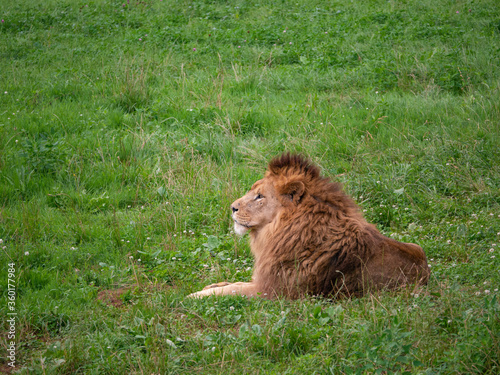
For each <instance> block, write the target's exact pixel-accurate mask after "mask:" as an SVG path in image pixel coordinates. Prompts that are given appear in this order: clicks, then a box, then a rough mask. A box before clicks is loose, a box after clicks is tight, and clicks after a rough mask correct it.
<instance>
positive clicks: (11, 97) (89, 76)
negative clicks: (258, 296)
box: [0, 0, 500, 374]
mask: <svg viewBox="0 0 500 375" xmlns="http://www.w3.org/2000/svg"><path fill="white" fill-rule="evenodd" d="M0 19H1V23H0V239H1V240H0V242H1V244H0V261H1V263H0V269H1V272H0V295H1V299H0V315H1V316H2V317H5V316H7V315H6V314H7V312H8V308H7V282H8V271H7V270H8V264H9V263H15V282H16V286H17V297H16V312H17V313H18V315H17V318H18V319H17V323H16V334H17V342H18V346H17V354H16V368H15V369H14V370H13V369H11V368H10V367H9V366H8V364H7V362H8V360H7V358H6V349H7V346H8V342H9V340H8V339H7V331H8V328H9V326H8V323H7V322H6V319H5V318H3V319H2V328H1V333H0V346H1V349H2V350H1V351H0V356H1V358H0V371H4V372H11V371H12V372H13V373H19V374H165V373H172V374H185V373H190V374H217V373H220V374H365V373H367V374H385V373H386V374H457V373H461V374H466V373H467V374H472V373H477V374H479V373H481V374H498V373H499V372H500V307H499V301H498V295H499V293H498V288H499V287H500V274H499V269H500V250H499V248H500V209H499V208H500V194H499V193H500V151H499V146H500V137H499V134H500V129H499V125H500V3H499V2H498V1H497V0H476V1H473V0H470V1H465V0H463V1H462V0H457V1H448V0H419V1H413V0H406V1H382V0H370V1H326V0H295V1H257V0H256V1H243V0H241V1H238V0H236V1H222V0H219V1H216V0H213V1H209V0H199V1H187V0H186V1H173V0H169V1H167V0H164V1H161V0H150V1H134V0H130V1H127V0H121V1H115V0H94V1H81V0H74V1H71V0H46V1H34V0H16V1H14V0H4V1H1V3H0ZM283 151H294V152H301V153H303V154H305V155H307V156H309V157H310V158H311V159H312V160H313V161H314V162H315V163H317V164H318V165H319V166H320V167H321V170H322V173H323V174H324V175H327V176H329V177H331V178H333V179H335V180H337V181H340V182H342V183H343V184H344V186H345V189H346V191H347V192H348V193H349V194H351V195H352V196H353V197H354V199H355V200H356V201H357V202H358V203H359V204H360V206H361V209H362V210H363V211H364V212H365V215H366V217H367V218H368V219H369V220H370V221H371V222H374V223H376V224H377V226H378V228H379V229H380V230H381V231H383V233H385V234H386V235H388V236H392V237H393V238H396V239H399V240H402V241H407V242H415V243H418V244H420V245H421V246H422V247H423V248H424V249H425V251H426V253H427V256H428V259H429V263H430V265H431V270H432V276H431V280H430V283H429V285H428V286H426V287H424V288H421V289H419V290H417V291H414V290H404V291H401V292H399V293H388V292H385V293H378V294H376V295H370V296H366V297H364V298H360V299H352V300H338V301H329V300H324V299H314V298H311V299H308V300H301V301H285V300H277V301H263V300H247V299H245V298H238V297H225V298H209V299H204V300H186V299H185V297H186V295H187V294H189V293H191V292H194V291H196V290H199V289H200V288H202V287H203V286H204V285H206V284H209V283H213V282H217V281H223V280H229V281H238V280H241V281H247V280H249V279H250V276H251V267H252V257H251V255H250V250H249V247H248V242H247V241H248V239H247V238H246V237H244V238H239V237H237V236H235V235H234V234H233V233H232V228H231V227H232V225H231V219H230V215H229V205H230V203H231V202H232V201H233V200H234V199H236V198H238V197H239V196H240V195H242V194H243V193H244V192H245V191H246V190H247V189H248V188H249V187H250V186H251V185H252V183H253V182H254V181H255V180H257V179H258V178H260V176H262V174H263V172H264V170H265V168H266V165H267V162H268V161H269V159H270V158H272V157H273V156H276V155H278V154H280V153H281V152H283Z"/></svg>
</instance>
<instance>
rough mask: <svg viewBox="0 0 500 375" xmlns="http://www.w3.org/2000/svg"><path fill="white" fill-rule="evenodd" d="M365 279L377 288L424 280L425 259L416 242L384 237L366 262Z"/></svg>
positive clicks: (390, 287) (425, 278)
mask: <svg viewBox="0 0 500 375" xmlns="http://www.w3.org/2000/svg"><path fill="white" fill-rule="evenodd" d="M365 269H366V272H365V274H364V277H365V281H367V282H368V284H370V285H371V286H374V287H377V288H388V289H393V288H397V287H400V286H403V285H408V284H426V283H427V280H428V279H429V274H430V272H429V268H428V265H427V259H426V256H425V253H424V251H423V250H422V248H421V247H420V246H418V245H416V244H412V243H403V242H398V241H395V240H393V239H390V238H384V239H383V240H382V241H381V242H380V243H379V246H377V248H376V251H374V253H373V255H372V257H371V258H370V259H369V260H368V261H367V263H366V267H365Z"/></svg>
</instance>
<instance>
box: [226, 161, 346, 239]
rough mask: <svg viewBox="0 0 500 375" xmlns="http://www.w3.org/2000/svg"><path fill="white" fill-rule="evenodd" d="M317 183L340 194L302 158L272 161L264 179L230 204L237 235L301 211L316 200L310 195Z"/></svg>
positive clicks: (335, 187)
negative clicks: (284, 214) (303, 205)
mask: <svg viewBox="0 0 500 375" xmlns="http://www.w3.org/2000/svg"><path fill="white" fill-rule="evenodd" d="M318 183H320V184H325V183H328V184H329V185H331V186H330V191H332V192H336V193H337V192H339V191H340V188H339V186H338V185H337V184H331V183H329V182H328V181H327V180H326V179H324V178H321V177H320V174H319V169H318V168H317V167H316V166H314V165H312V164H311V163H310V162H309V160H307V159H305V158H303V157H301V156H300V155H290V154H284V155H282V156H281V157H278V158H275V159H273V160H272V161H271V162H270V163H269V167H268V170H267V172H266V174H265V176H264V178H263V179H261V180H258V181H257V182H255V183H254V184H253V186H252V188H251V189H250V191H249V192H248V193H246V194H245V195H244V196H243V197H241V198H239V199H237V200H236V201H234V202H233V204H232V205H231V210H232V218H233V220H234V228H235V232H236V233H238V234H244V233H246V232H247V231H248V230H249V229H251V230H253V231H259V230H260V229H262V228H264V227H265V226H267V225H268V224H270V223H272V222H274V221H276V220H277V219H279V217H280V214H281V213H284V212H290V211H294V210H300V209H301V208H300V205H301V203H303V202H305V201H306V200H307V199H311V198H314V196H313V195H312V194H311V193H312V192H313V191H315V190H317V188H318V186H317V184H318ZM316 199H317V198H316Z"/></svg>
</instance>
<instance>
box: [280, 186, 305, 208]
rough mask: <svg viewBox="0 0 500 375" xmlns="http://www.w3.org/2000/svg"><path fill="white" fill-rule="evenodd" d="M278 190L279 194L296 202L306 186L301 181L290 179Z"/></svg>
mask: <svg viewBox="0 0 500 375" xmlns="http://www.w3.org/2000/svg"><path fill="white" fill-rule="evenodd" d="M280 190H281V191H280V193H281V195H284V196H286V197H287V198H288V199H290V200H291V201H292V202H294V203H295V204H297V203H299V201H300V199H301V198H302V196H303V195H304V192H305V190H306V187H305V185H304V183H303V182H302V181H292V182H288V183H287V184H285V185H284V186H283V187H282V188H281V189H280Z"/></svg>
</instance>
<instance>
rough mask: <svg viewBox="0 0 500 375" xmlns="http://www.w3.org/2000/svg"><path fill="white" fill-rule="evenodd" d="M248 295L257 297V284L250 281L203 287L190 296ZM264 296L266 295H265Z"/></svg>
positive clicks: (258, 293) (258, 292)
mask: <svg viewBox="0 0 500 375" xmlns="http://www.w3.org/2000/svg"><path fill="white" fill-rule="evenodd" d="M235 295H238V296H247V297H257V296H259V295H260V291H259V289H258V287H257V285H256V284H255V283H253V282H249V283H242V282H239V283H234V284H229V285H224V286H216V287H214V288H209V289H206V288H205V289H203V290H201V291H199V292H196V293H191V294H190V295H189V296H188V298H201V297H206V296H235ZM263 297H264V295H263Z"/></svg>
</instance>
